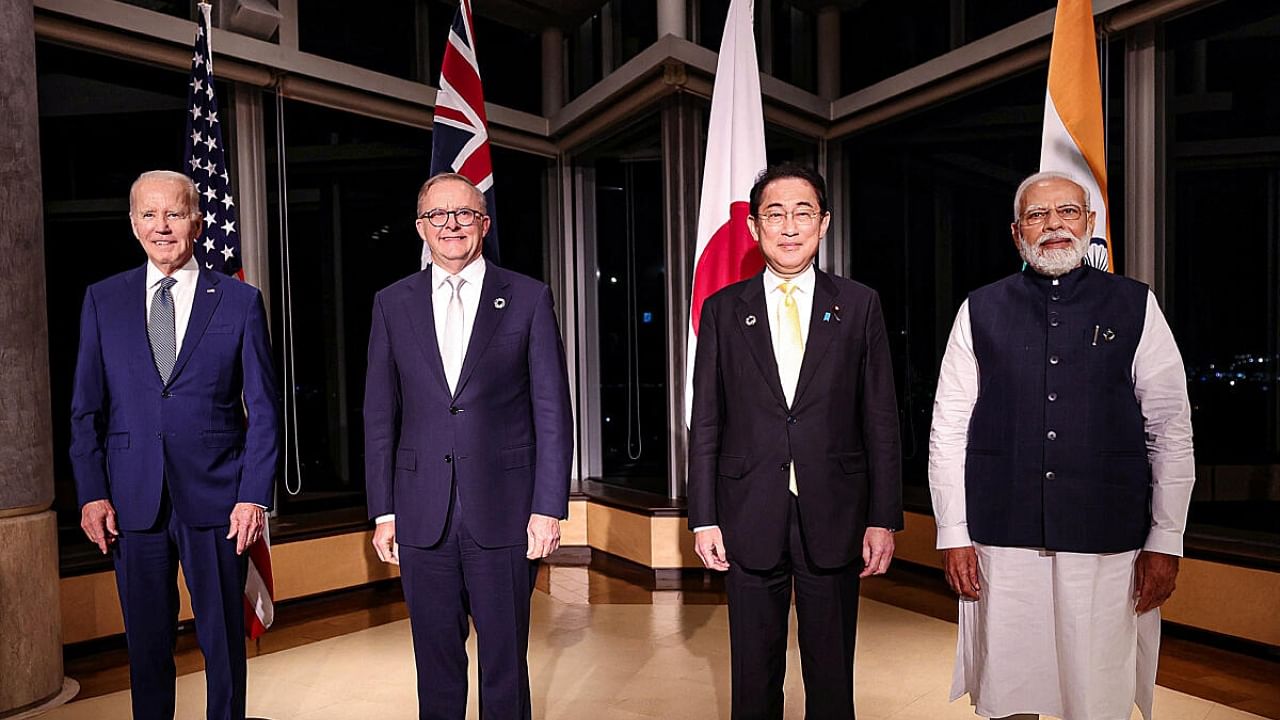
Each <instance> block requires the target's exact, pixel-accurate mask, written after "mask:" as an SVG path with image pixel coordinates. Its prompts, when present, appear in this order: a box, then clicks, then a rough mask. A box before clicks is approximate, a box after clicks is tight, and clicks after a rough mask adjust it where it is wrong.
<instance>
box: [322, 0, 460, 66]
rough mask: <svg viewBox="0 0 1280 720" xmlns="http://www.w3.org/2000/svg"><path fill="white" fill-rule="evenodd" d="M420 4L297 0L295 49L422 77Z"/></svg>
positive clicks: (445, 30) (416, 0) (416, 1)
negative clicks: (419, 35)
mask: <svg viewBox="0 0 1280 720" xmlns="http://www.w3.org/2000/svg"><path fill="white" fill-rule="evenodd" d="M423 5H425V2H424V1H423V0H414V1H412V2H406V1H405V0H397V1H396V2H365V3H359V5H356V4H353V3H349V2H343V1H342V0H304V1H303V2H299V3H298V47H299V48H300V49H301V50H302V51H303V52H309V53H314V54H316V55H321V56H323V57H327V58H332V59H334V60H340V61H342V62H345V63H350V64H352V65H359V66H360V67H363V68H367V69H369V70H375V71H377V72H380V73H386V74H387V75H394V76H396V77H402V78H408V79H410V80H425V78H423V77H421V73H420V70H419V60H418V54H419V50H420V48H419V47H418V26H419V22H420V20H421V19H422V18H423V16H424V15H425V13H426V8H425V7H422V6H423ZM423 24H424V25H425V24H426V23H425V22H423ZM448 27H449V26H448V24H447V21H446V24H445V25H444V26H443V29H440V28H435V27H432V28H431V30H433V31H435V32H436V33H445V34H446V36H447V33H448ZM431 82H433V83H434V80H432V81H431Z"/></svg>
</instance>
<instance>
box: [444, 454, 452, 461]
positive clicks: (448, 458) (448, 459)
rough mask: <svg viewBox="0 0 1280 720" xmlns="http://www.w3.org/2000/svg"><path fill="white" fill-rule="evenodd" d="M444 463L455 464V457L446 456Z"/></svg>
mask: <svg viewBox="0 0 1280 720" xmlns="http://www.w3.org/2000/svg"><path fill="white" fill-rule="evenodd" d="M444 461H445V462H447V463H451V462H453V456H452V455H445V456H444Z"/></svg>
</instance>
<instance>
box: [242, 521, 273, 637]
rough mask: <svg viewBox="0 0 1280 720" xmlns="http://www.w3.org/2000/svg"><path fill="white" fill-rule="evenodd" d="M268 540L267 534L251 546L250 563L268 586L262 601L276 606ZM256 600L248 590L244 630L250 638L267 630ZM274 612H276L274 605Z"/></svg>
mask: <svg viewBox="0 0 1280 720" xmlns="http://www.w3.org/2000/svg"><path fill="white" fill-rule="evenodd" d="M267 542H268V541H267V538H266V536H263V537H260V538H258V540H257V542H255V543H254V544H252V545H250V546H249V563H250V564H251V565H253V568H254V569H255V570H257V572H258V576H259V577H261V578H262V584H263V585H265V586H266V591H267V596H266V598H265V599H263V600H262V602H264V603H265V604H266V605H268V606H274V604H275V600H274V599H275V595H276V584H275V578H274V577H273V576H272V572H271V546H270V545H268V544H267ZM247 590H248V588H246V591H247ZM256 600H257V598H250V597H249V594H248V593H247V592H246V594H245V595H244V632H245V635H247V636H249V639H250V640H257V639H258V638H259V637H262V634H263V633H265V632H266V631H267V628H266V626H264V625H263V624H262V619H261V618H259V617H258V611H257V607H255V601H256ZM272 612H273V614H274V607H273V610H272Z"/></svg>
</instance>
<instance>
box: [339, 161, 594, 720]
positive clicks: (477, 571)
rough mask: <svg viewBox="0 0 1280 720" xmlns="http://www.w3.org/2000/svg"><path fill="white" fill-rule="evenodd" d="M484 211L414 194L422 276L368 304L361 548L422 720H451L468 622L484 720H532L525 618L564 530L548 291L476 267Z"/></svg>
mask: <svg viewBox="0 0 1280 720" xmlns="http://www.w3.org/2000/svg"><path fill="white" fill-rule="evenodd" d="M488 229H489V217H488V215H486V214H485V200H484V195H483V194H482V193H481V192H480V191H479V190H477V189H476V187H475V186H474V185H472V184H471V182H470V181H469V180H467V179H466V178H465V177H463V176H461V175H456V174H453V173H443V174H440V175H436V176H435V177H433V178H431V179H430V180H428V181H427V182H426V183H425V184H424V185H423V186H422V189H421V190H420V191H419V192H418V219H417V230H418V234H419V235H420V236H421V237H422V239H423V240H424V241H425V242H426V243H427V247H428V248H429V249H430V251H431V260H432V263H431V266H430V267H428V268H427V269H425V270H423V271H421V272H418V273H415V274H413V275H411V276H409V277H407V278H405V279H403V280H401V281H399V282H397V283H395V284H394V285H391V286H390V287H387V288H385V289H384V290H382V291H381V292H379V293H378V295H377V297H376V298H375V299H374V305H373V326H372V329H371V330H370V333H369V367H368V376H367V378H366V382H365V398H364V421H365V483H366V485H367V487H368V500H369V516H370V517H371V518H373V519H375V520H376V522H377V524H376V529H375V532H374V536H373V545H374V547H375V548H376V549H377V552H378V557H379V558H380V559H382V560H383V561H384V562H389V563H393V564H398V565H399V566H400V573H401V582H402V583H403V586H404V594H405V601H406V602H407V603H408V606H409V621H410V626H411V628H412V633H413V647H414V655H415V658H416V661H417V670H418V707H419V711H418V712H419V717H421V718H433V719H434V718H441V719H449V720H455V719H459V720H460V719H461V718H463V717H464V716H465V715H466V705H467V652H466V647H465V642H466V638H467V633H468V622H467V616H468V614H469V615H470V616H471V619H472V620H473V621H474V622H475V626H476V639H477V646H478V651H479V661H480V712H481V716H482V717H483V718H501V719H503V720H507V719H510V718H528V717H530V714H531V711H530V699H529V668H528V662H527V659H526V656H527V654H528V645H529V603H530V596H531V594H532V592H533V582H534V578H535V576H536V574H537V561H538V560H539V559H540V558H544V557H546V556H547V555H549V554H551V553H552V552H554V551H555V549H556V548H557V547H559V543H560V524H559V521H560V520H561V519H563V518H565V517H567V516H568V508H569V503H568V497H569V464H570V461H571V458H572V455H573V434H572V433H573V421H572V415H571V411H570V405H569V384H568V377H567V374H566V371H565V359H564V345H563V343H562V342H561V339H560V331H559V329H558V327H557V325H556V316H555V308H554V305H553V303H552V299H551V289H550V288H548V287H547V286H546V285H545V284H543V283H541V282H538V281H537V280H534V279H532V278H528V277H525V276H523V275H519V274H516V273H513V272H510V271H508V270H503V269H502V268H500V267H498V266H496V265H495V264H493V263H488V262H486V261H485V259H484V258H483V257H482V256H481V252H482V250H483V247H484V236H485V233H486V231H487V230H488Z"/></svg>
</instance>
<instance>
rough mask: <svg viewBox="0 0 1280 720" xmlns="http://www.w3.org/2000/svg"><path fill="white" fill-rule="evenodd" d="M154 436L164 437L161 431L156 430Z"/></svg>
mask: <svg viewBox="0 0 1280 720" xmlns="http://www.w3.org/2000/svg"><path fill="white" fill-rule="evenodd" d="M156 437H158V438H162V437H164V433H162V432H157V433H156Z"/></svg>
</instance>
